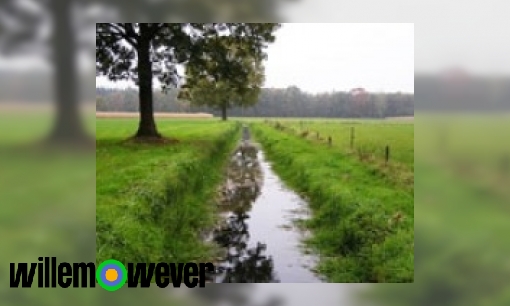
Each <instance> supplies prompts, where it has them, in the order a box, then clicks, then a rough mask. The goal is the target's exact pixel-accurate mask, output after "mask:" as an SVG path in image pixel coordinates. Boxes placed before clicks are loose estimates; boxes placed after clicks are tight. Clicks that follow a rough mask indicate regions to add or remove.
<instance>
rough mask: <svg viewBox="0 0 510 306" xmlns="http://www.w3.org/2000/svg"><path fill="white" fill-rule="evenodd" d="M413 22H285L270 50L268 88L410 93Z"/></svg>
mask: <svg viewBox="0 0 510 306" xmlns="http://www.w3.org/2000/svg"><path fill="white" fill-rule="evenodd" d="M413 28H414V26H413V24H373V23H368V24H355V23H315V24H310V23H308V24H306V23H292V24H284V25H283V27H282V28H281V29H280V30H279V32H278V33H277V40H276V42H275V43H274V44H273V45H271V46H270V47H269V48H268V56H269V58H268V61H267V63H266V86H269V87H287V86H290V85H297V86H298V87H300V88H302V89H303V90H306V91H309V92H324V91H332V90H350V89H352V88H354V87H364V88H366V89H367V90H371V91H405V92H414V29H413Z"/></svg>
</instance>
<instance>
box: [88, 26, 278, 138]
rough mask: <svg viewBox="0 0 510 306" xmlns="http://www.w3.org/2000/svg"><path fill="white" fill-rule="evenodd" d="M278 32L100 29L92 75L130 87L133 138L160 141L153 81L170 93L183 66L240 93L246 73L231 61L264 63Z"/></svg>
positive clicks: (228, 28)
mask: <svg viewBox="0 0 510 306" xmlns="http://www.w3.org/2000/svg"><path fill="white" fill-rule="evenodd" d="M278 27H279V24H277V23H253V24H252V23H101V24H98V25H97V28H96V71H97V73H98V74H102V75H106V76H108V78H109V79H110V80H114V81H115V80H132V81H134V82H135V84H136V85H137V86H138V87H139V104H140V107H139V110H140V124H139V128H138V132H137V133H136V136H137V137H149V138H154V137H156V138H160V137H161V136H160V134H159V133H158V131H157V129H156V124H155V121H154V114H153V113H154V111H153V77H156V78H158V80H159V81H160V82H161V84H162V86H163V89H164V90H167V89H168V88H171V87H175V86H177V85H178V84H179V82H180V75H179V73H178V70H177V67H178V66H179V65H184V66H186V67H189V69H192V70H194V71H195V72H194V74H195V75H197V76H198V75H200V76H207V77H209V78H211V79H212V80H228V82H231V83H232V84H236V86H239V87H240V86H242V84H245V83H246V82H247V80H248V79H249V75H250V71H249V70H247V69H246V65H244V63H243V61H242V60H235V59H234V58H235V57H239V58H246V57H251V58H254V59H257V60H261V59H263V58H264V57H265V52H264V49H265V48H266V47H267V44H268V43H271V42H273V41H274V40H275V37H274V34H273V33H274V31H275V30H276V29H277V28H278ZM225 41H229V43H228V44H226V43H224V42H225ZM234 42H235V44H236V46H238V49H237V52H235V54H232V53H231V52H228V50H229V48H230V46H232V45H233V44H234ZM232 56H233V57H234V58H232ZM212 63H214V64H212Z"/></svg>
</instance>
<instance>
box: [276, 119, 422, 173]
mask: <svg viewBox="0 0 510 306" xmlns="http://www.w3.org/2000/svg"><path fill="white" fill-rule="evenodd" d="M283 124H284V125H285V126H289V127H291V128H292V129H293V130H294V131H296V132H297V133H300V134H301V133H303V132H305V131H307V132H308V133H309V135H308V138H310V139H313V138H316V133H317V132H318V133H319V137H321V138H323V139H324V140H327V139H328V137H331V139H332V146H333V147H334V148H338V149H339V150H342V151H344V152H345V151H348V150H351V129H354V141H353V146H354V147H353V150H354V151H355V152H356V153H359V152H361V153H364V154H365V155H371V156H373V158H375V159H378V160H383V159H384V158H385V147H386V146H389V148H390V161H391V162H392V163H397V164H401V165H402V166H405V167H407V168H408V170H409V171H411V172H412V171H413V169H414V150H413V149H412V147H413V145H414V123H413V121H402V120H370V119H367V120H346V119H344V120H318V121H315V120H314V121H310V120H299V121H297V120H292V121H284V122H283Z"/></svg>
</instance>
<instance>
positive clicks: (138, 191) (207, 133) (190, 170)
mask: <svg viewBox="0 0 510 306" xmlns="http://www.w3.org/2000/svg"><path fill="white" fill-rule="evenodd" d="M136 127H137V120H129V119H98V120H97V123H96V128H97V136H96V137H97V142H96V143H97V144H96V148H97V149H96V185H97V190H96V195H97V199H96V201H97V212H96V216H97V228H96V230H97V241H96V244H97V245H96V248H97V257H96V260H97V262H101V261H103V260H105V259H109V258H115V259H117V260H121V261H123V262H190V261H200V260H208V259H209V257H210V256H211V252H212V250H211V249H210V248H209V247H208V246H206V245H205V244H204V243H203V242H202V238H201V236H200V234H201V233H202V231H203V230H205V229H207V228H210V227H211V226H212V225H213V224H214V221H215V218H216V214H215V205H213V204H214V192H215V187H216V186H217V185H218V184H219V183H220V182H221V178H222V176H221V174H222V172H221V169H222V167H223V164H224V162H225V160H226V157H227V156H228V154H229V153H230V151H231V150H232V149H233V144H234V140H236V137H234V136H235V135H236V133H237V131H238V125H237V124H235V123H221V122H217V121H193V122H190V121H186V120H178V121H176V120H159V122H158V127H159V130H160V132H161V133H162V134H163V135H165V136H167V137H172V138H176V139H178V140H179V143H177V144H165V145H141V144H133V143H129V142H126V141H125V140H126V139H127V138H128V137H129V136H131V135H132V133H133V131H135V130H136Z"/></svg>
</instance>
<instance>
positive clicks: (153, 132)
mask: <svg viewBox="0 0 510 306" xmlns="http://www.w3.org/2000/svg"><path fill="white" fill-rule="evenodd" d="M138 78H139V92H138V94H139V103H140V123H139V126H138V131H137V132H136V135H135V137H138V138H145V137H149V138H160V137H161V135H160V134H159V133H158V130H157V128H156V122H155V121H154V109H153V100H152V63H151V60H150V37H149V33H148V28H147V24H143V23H140V40H139V46H138Z"/></svg>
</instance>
